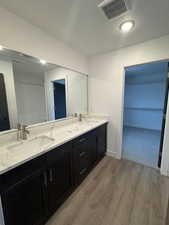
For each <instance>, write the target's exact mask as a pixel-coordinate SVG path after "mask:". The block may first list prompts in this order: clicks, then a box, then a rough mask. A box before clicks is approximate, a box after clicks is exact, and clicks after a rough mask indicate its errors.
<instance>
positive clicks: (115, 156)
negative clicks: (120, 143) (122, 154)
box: [106, 151, 118, 159]
mask: <svg viewBox="0 0 169 225" xmlns="http://www.w3.org/2000/svg"><path fill="white" fill-rule="evenodd" d="M106 155H107V156H111V157H113V158H116V159H118V157H117V152H111V151H107V152H106Z"/></svg>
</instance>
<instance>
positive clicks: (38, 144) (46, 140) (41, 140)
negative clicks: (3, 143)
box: [8, 135, 54, 156]
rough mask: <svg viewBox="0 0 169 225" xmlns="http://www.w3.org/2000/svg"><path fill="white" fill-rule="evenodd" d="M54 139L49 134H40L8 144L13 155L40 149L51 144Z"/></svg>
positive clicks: (9, 151)
mask: <svg viewBox="0 0 169 225" xmlns="http://www.w3.org/2000/svg"><path fill="white" fill-rule="evenodd" d="M53 141H54V139H53V138H50V137H48V136H45V135H44V136H39V137H35V138H33V139H29V140H26V141H21V142H19V143H15V144H13V145H10V146H8V153H9V154H10V155H12V156H14V155H17V154H22V153H23V154H25V153H28V154H29V153H32V152H36V151H39V150H40V149H42V147H44V146H47V145H49V144H51V143H52V142H53Z"/></svg>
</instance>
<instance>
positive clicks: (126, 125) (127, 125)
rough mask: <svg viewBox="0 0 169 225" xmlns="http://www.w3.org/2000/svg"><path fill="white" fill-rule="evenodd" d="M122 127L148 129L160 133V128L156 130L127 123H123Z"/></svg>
mask: <svg viewBox="0 0 169 225" xmlns="http://www.w3.org/2000/svg"><path fill="white" fill-rule="evenodd" d="M123 127H124V128H133V129H139V130H149V131H152V132H159V133H161V130H160V129H159V130H157V129H150V128H143V127H139V126H131V125H129V124H124V125H123Z"/></svg>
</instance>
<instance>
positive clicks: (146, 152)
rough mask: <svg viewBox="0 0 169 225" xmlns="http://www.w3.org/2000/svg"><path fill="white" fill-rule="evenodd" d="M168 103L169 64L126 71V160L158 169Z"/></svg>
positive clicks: (124, 129)
mask: <svg viewBox="0 0 169 225" xmlns="http://www.w3.org/2000/svg"><path fill="white" fill-rule="evenodd" d="M167 101H168V62H157V63H149V64H143V65H137V66H130V67H127V68H125V91H124V121H123V153H122V157H123V158H125V159H128V160H132V161H135V162H137V163H140V164H143V165H146V166H149V167H153V168H158V167H160V166H161V155H162V147H163V137H164V128H165V115H166V110H167Z"/></svg>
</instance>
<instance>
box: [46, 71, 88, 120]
mask: <svg viewBox="0 0 169 225" xmlns="http://www.w3.org/2000/svg"><path fill="white" fill-rule="evenodd" d="M58 79H65V81H66V110H67V115H68V116H69V115H72V114H74V113H75V112H76V113H85V114H86V113H87V109H88V107H87V104H88V99H87V97H88V94H87V91H88V90H87V85H88V81H87V76H86V75H82V74H80V73H77V72H74V71H71V70H67V69H64V68H61V67H58V68H56V69H54V70H51V71H49V72H46V74H45V92H46V105H47V112H48V120H54V119H55V113H54V95H53V83H52V81H54V80H58Z"/></svg>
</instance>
